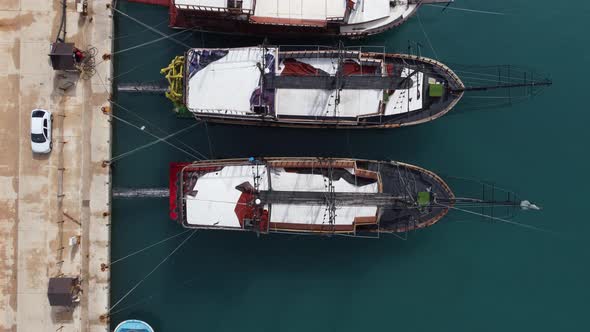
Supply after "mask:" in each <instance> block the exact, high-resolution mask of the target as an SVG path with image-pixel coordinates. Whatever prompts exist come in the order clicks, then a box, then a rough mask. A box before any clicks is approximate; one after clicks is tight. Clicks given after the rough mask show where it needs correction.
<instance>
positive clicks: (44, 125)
mask: <svg viewBox="0 0 590 332" xmlns="http://www.w3.org/2000/svg"><path fill="white" fill-rule="evenodd" d="M52 120H53V115H52V114H51V112H49V111H47V110H44V109H40V108H39V109H34V110H33V111H32V112H31V148H32V149H33V152H34V153H49V152H51V148H52V147H53V143H51V123H52Z"/></svg>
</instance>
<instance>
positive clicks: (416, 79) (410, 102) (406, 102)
mask: <svg viewBox="0 0 590 332" xmlns="http://www.w3.org/2000/svg"><path fill="white" fill-rule="evenodd" d="M409 74H410V70H409V69H408V68H405V69H404V70H403V71H402V73H401V77H408V75H409ZM410 79H411V80H412V82H413V83H412V87H411V88H409V89H397V90H395V91H394V92H393V95H391V96H390V97H389V101H388V102H387V105H386V106H385V115H393V114H400V113H407V112H412V111H416V110H419V109H422V107H423V106H422V94H423V93H424V87H423V85H424V81H423V79H424V74H423V73H421V72H419V73H416V74H414V75H413V76H412V77H411V78H410Z"/></svg>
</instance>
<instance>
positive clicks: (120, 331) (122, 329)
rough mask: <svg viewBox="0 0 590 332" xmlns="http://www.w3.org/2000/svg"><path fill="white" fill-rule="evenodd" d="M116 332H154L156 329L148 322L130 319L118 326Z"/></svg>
mask: <svg viewBox="0 0 590 332" xmlns="http://www.w3.org/2000/svg"><path fill="white" fill-rule="evenodd" d="M114 332H154V329H152V327H151V326H150V324H148V323H146V322H143V321H140V320H137V319H129V320H126V321H124V322H121V323H120V324H119V325H117V327H116V328H115V331H114Z"/></svg>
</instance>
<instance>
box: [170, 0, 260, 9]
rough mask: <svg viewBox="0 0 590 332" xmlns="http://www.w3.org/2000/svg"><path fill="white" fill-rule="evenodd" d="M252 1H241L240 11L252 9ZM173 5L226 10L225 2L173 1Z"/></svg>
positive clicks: (204, 0) (220, 0) (222, 0)
mask: <svg viewBox="0 0 590 332" xmlns="http://www.w3.org/2000/svg"><path fill="white" fill-rule="evenodd" d="M252 1H254V0H243V2H242V9H252ZM174 4H175V5H180V6H205V7H216V8H227V0H174Z"/></svg>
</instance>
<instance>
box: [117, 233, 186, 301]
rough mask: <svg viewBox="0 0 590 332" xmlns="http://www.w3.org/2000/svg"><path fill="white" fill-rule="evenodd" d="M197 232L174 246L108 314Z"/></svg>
mask: <svg viewBox="0 0 590 332" xmlns="http://www.w3.org/2000/svg"><path fill="white" fill-rule="evenodd" d="M196 232H197V230H196V229H195V230H193V231H192V233H190V234H189V235H188V236H187V237H186V238H185V239H184V240H182V242H181V243H180V244H179V245H178V246H176V248H174V250H172V252H171V253H170V254H169V255H168V256H166V257H165V258H164V259H163V260H162V261H161V262H160V263H158V265H156V267H154V268H153V269H152V270H151V271H150V272H149V273H148V274H147V275H146V276H145V277H143V278H142V279H141V280H139V282H138V283H137V284H135V286H133V287H132V288H131V289H130V290H129V291H128V292H127V293H125V295H123V297H121V298H120V299H119V300H118V301H117V302H115V304H113V305H112V306H111V307H110V308H109V312H110V311H111V310H113V309H114V308H115V307H116V306H117V305H119V303H121V302H122V301H123V300H124V299H125V298H126V297H127V296H129V294H131V293H132V292H133V291H134V290H135V289H136V288H137V287H139V285H141V284H142V283H143V282H144V281H145V280H146V279H147V278H149V276H151V275H152V273H154V272H156V270H157V269H158V268H159V267H160V266H161V265H162V264H164V263H165V262H166V261H167V260H168V259H169V258H170V257H172V255H174V253H175V252H176V251H178V249H180V247H182V246H183V245H184V244H185V243H186V242H187V241H188V240H189V239H190V238H191V237H192V236H193V235H194V234H195V233H196Z"/></svg>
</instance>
